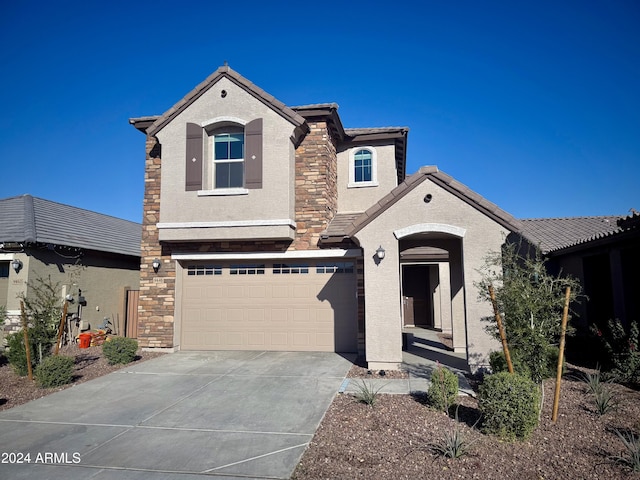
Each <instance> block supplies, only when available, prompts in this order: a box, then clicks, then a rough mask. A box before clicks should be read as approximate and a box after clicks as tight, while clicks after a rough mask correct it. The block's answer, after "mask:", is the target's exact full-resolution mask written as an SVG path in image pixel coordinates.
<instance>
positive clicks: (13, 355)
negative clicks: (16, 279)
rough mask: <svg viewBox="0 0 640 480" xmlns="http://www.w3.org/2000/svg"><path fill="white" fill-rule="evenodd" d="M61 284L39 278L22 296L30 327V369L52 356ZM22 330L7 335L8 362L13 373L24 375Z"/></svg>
mask: <svg viewBox="0 0 640 480" xmlns="http://www.w3.org/2000/svg"><path fill="white" fill-rule="evenodd" d="M60 292H61V289H60V284H58V283H53V281H52V280H51V278H50V277H48V278H46V279H44V278H41V277H38V278H36V279H35V281H34V282H33V283H31V282H30V283H29V292H28V295H21V296H20V298H21V299H22V301H23V302H24V309H25V314H26V316H27V321H28V324H29V346H30V354H31V363H32V367H35V366H37V365H38V364H40V363H41V362H42V360H43V359H44V358H46V357H47V356H48V355H50V354H51V348H52V347H53V345H54V343H55V341H56V335H57V331H58V324H59V322H60V316H61V315H62V298H61V296H60ZM23 338H24V337H23V332H22V329H21V330H20V331H18V332H16V333H13V334H11V335H9V338H8V341H9V353H8V355H7V358H8V359H9V362H10V363H11V364H12V365H13V367H14V368H15V369H16V371H17V372H18V373H19V374H21V375H26V371H27V370H26V369H27V359H26V351H25V348H24V341H23Z"/></svg>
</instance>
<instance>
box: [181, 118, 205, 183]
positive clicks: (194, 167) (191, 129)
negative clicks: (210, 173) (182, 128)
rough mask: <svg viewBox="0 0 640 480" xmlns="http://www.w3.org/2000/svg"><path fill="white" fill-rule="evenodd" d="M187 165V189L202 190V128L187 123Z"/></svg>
mask: <svg viewBox="0 0 640 480" xmlns="http://www.w3.org/2000/svg"><path fill="white" fill-rule="evenodd" d="M185 165H186V184H185V189H186V190H187V191H189V190H202V127H201V126H200V125H197V124H195V123H187V153H186V157H185Z"/></svg>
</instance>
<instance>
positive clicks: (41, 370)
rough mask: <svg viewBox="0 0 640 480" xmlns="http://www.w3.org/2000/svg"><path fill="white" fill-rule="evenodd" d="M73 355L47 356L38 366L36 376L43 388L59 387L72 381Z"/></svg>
mask: <svg viewBox="0 0 640 480" xmlns="http://www.w3.org/2000/svg"><path fill="white" fill-rule="evenodd" d="M73 365H74V359H73V357H65V356H62V355H54V356H51V357H47V358H45V359H44V360H43V361H42V362H41V363H40V365H38V367H37V368H36V371H35V377H36V380H37V382H38V385H40V386H41V387H42V388H50V387H59V386H60V385H66V384H67V383H70V382H71V379H72V377H73Z"/></svg>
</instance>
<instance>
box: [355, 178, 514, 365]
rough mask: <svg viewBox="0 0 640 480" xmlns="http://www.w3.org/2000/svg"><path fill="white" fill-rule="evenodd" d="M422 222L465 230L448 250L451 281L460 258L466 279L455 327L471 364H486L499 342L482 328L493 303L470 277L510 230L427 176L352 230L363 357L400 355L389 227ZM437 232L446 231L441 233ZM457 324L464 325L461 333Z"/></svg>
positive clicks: (395, 258) (392, 360)
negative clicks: (379, 255) (359, 262)
mask: <svg viewBox="0 0 640 480" xmlns="http://www.w3.org/2000/svg"><path fill="white" fill-rule="evenodd" d="M428 193H430V194H431V195H432V200H431V202H430V203H428V204H427V203H424V201H423V199H424V197H425V195H426V194H428ZM420 224H441V225H449V226H453V227H456V228H457V229H463V231H464V235H463V236H462V237H461V242H460V241H458V244H460V243H461V245H462V249H461V252H460V251H459V250H460V249H458V252H450V259H451V272H450V273H451V277H452V281H453V282H455V280H454V279H453V277H454V276H455V263H456V262H457V261H462V265H463V267H462V275H463V279H462V281H463V285H464V291H463V292H459V293H458V294H457V295H454V299H453V304H452V315H453V317H454V318H453V329H454V337H455V336H456V333H457V334H458V335H457V338H458V339H460V338H462V339H463V340H464V341H466V347H467V360H468V362H469V364H470V367H471V368H472V369H473V370H475V369H477V368H478V367H480V366H483V365H487V364H488V354H489V352H490V351H491V350H494V349H496V348H498V346H499V345H498V343H497V342H496V341H495V340H493V339H492V338H491V337H489V336H488V335H487V334H486V333H485V331H484V322H481V321H480V319H481V318H482V317H485V316H490V315H491V307H490V305H488V304H485V303H480V302H478V300H477V299H478V291H477V289H476V287H475V286H474V282H476V281H478V280H479V279H480V274H479V272H478V271H477V270H478V269H479V268H480V267H481V265H482V264H483V262H484V258H485V256H486V254H487V253H488V252H489V251H491V250H499V249H500V247H501V245H502V243H503V242H504V238H505V237H506V235H507V233H508V231H507V230H506V229H505V228H504V227H502V226H501V225H499V224H498V223H496V222H495V221H494V220H492V219H490V218H489V217H486V216H485V215H484V214H482V213H481V212H479V211H478V210H476V209H475V208H473V207H472V206H470V205H469V204H467V203H465V202H464V201H462V200H461V199H459V198H458V197H456V196H455V195H453V194H451V193H449V192H447V191H446V190H444V189H443V188H441V187H439V186H438V185H436V184H434V183H433V182H431V181H430V180H425V181H424V182H423V183H421V184H420V185H418V186H417V187H416V188H414V189H413V190H412V191H410V192H409V193H408V194H406V195H405V196H404V197H402V198H401V199H400V200H399V201H398V202H397V203H395V204H394V205H393V206H392V207H391V208H389V209H388V210H386V211H385V212H384V213H382V214H381V215H380V216H378V217H377V218H376V219H375V220H374V221H373V222H372V223H370V224H369V225H367V226H366V227H364V228H363V229H362V230H361V231H360V232H359V233H358V234H357V235H356V237H357V239H358V240H359V242H360V245H361V246H362V248H363V250H364V260H365V305H366V347H367V361H369V362H370V363H369V365H370V367H371V368H377V367H383V366H386V368H391V367H392V366H393V365H394V364H397V363H399V362H400V361H401V359H402V358H401V357H402V352H401V328H402V321H401V302H400V277H399V254H398V240H397V239H396V237H395V236H394V233H393V232H394V231H395V230H399V229H402V228H407V227H410V226H412V225H420ZM459 231H462V230H459ZM432 236H433V235H432ZM437 236H438V237H440V238H446V237H447V236H446V235H445V234H442V233H441V234H439V235H437ZM449 238H450V239H451V240H454V239H455V238H456V237H455V236H451V235H449ZM380 245H382V247H383V248H384V249H385V250H386V256H385V258H384V259H383V260H382V261H381V262H379V264H377V265H376V262H375V261H374V259H373V256H374V254H375V250H376V249H377V248H378V246H380ZM454 250H455V249H454ZM456 257H457V258H456ZM454 293H455V292H454ZM464 314H466V325H460V324H459V323H458V324H456V316H457V315H462V317H464ZM461 328H462V329H465V330H466V331H465V332H464V333H466V335H462V337H461V336H460V333H461V332H460V329H461ZM456 330H457V331H456Z"/></svg>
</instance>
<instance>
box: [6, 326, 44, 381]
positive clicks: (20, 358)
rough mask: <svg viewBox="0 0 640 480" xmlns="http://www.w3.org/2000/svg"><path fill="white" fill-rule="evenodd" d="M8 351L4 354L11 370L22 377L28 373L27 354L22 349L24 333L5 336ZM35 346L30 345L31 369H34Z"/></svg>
mask: <svg viewBox="0 0 640 480" xmlns="http://www.w3.org/2000/svg"><path fill="white" fill-rule="evenodd" d="M7 347H8V351H6V352H5V355H6V357H7V360H8V361H9V364H11V366H12V367H13V370H14V371H15V372H16V373H17V374H18V375H20V376H21V377H24V376H25V375H27V374H28V373H29V371H28V368H27V353H26V350H25V348H24V333H23V332H22V331H19V332H14V333H11V334H9V335H7ZM36 358H37V357H36V353H35V345H33V344H31V368H35V359H36Z"/></svg>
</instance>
